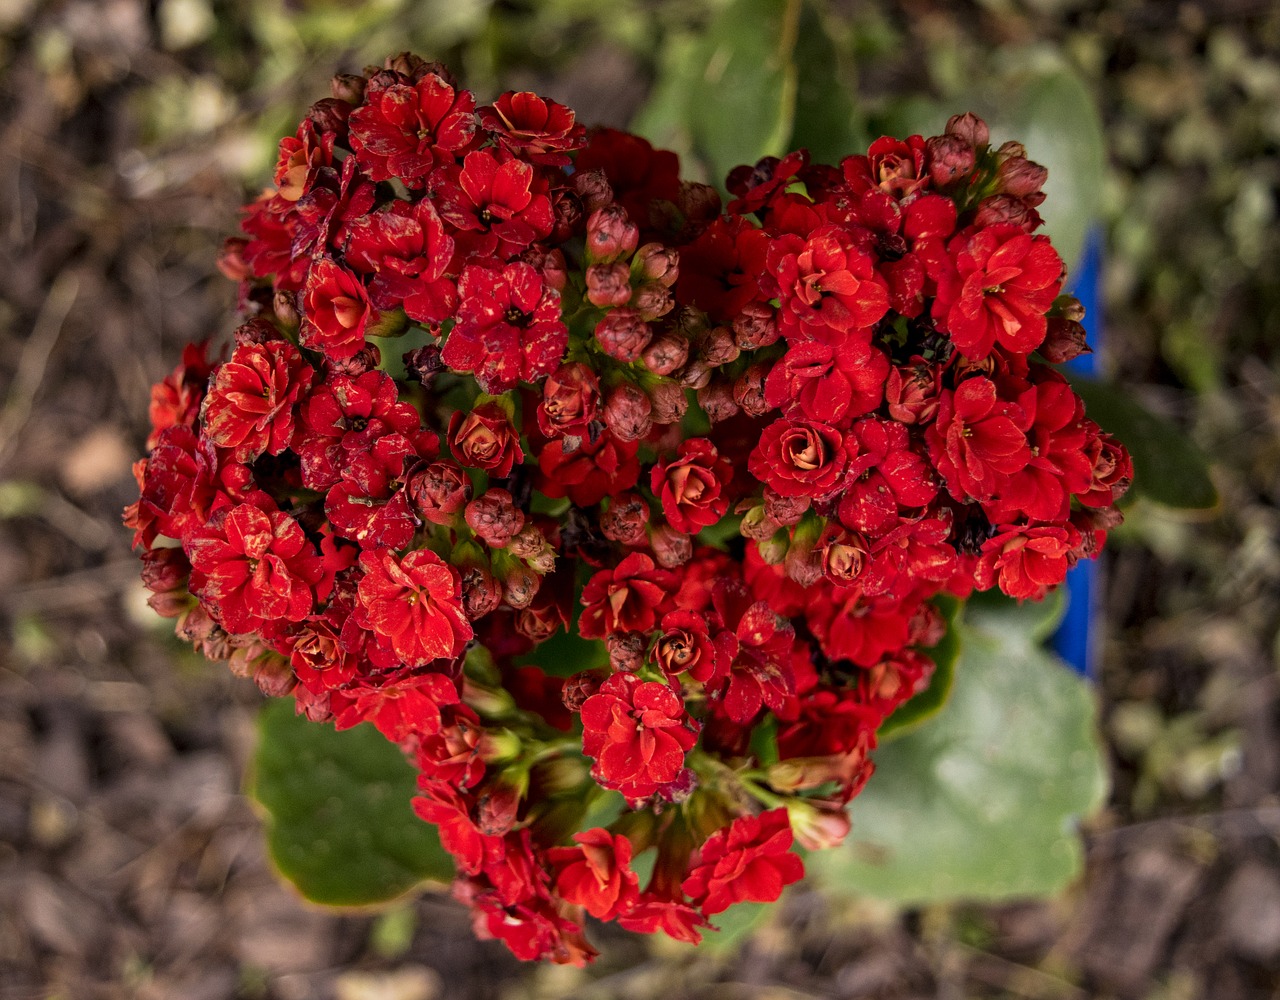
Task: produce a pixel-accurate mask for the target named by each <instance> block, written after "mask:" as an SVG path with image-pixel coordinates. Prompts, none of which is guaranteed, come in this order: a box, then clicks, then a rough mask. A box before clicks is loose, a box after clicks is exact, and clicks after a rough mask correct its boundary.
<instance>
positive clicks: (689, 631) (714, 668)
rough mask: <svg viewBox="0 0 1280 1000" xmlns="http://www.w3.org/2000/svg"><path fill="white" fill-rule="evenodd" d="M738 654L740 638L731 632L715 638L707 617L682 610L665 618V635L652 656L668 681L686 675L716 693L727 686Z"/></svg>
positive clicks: (718, 633)
mask: <svg viewBox="0 0 1280 1000" xmlns="http://www.w3.org/2000/svg"><path fill="white" fill-rule="evenodd" d="M737 651H738V641H737V637H736V636H734V634H733V633H732V632H725V631H717V632H716V635H715V636H714V638H713V637H712V635H711V632H710V629H709V627H708V622H707V619H706V618H705V617H703V616H702V615H701V614H698V613H696V612H693V611H684V610H680V611H672V612H670V613H668V614H666V615H663V616H662V632H661V634H660V635H659V636H658V641H657V642H656V643H655V644H654V647H653V653H652V656H653V660H654V662H655V663H657V665H658V666H659V667H660V668H661V669H662V672H663V673H664V674H666V675H667V677H669V678H670V677H675V676H677V675H678V674H683V673H687V674H688V675H689V676H690V677H692V678H693V679H694V680H695V681H697V682H698V683H699V684H703V685H705V686H706V687H707V688H708V689H710V690H713V691H715V690H719V689H720V687H721V686H722V685H723V684H724V680H725V678H726V676H727V675H728V672H729V664H730V662H731V661H732V660H733V657H734V655H735V654H736V653H737Z"/></svg>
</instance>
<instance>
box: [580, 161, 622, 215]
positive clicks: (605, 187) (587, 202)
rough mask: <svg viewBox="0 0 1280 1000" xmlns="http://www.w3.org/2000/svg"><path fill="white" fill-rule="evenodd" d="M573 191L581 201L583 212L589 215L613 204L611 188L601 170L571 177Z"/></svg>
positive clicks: (588, 171) (587, 171)
mask: <svg viewBox="0 0 1280 1000" xmlns="http://www.w3.org/2000/svg"><path fill="white" fill-rule="evenodd" d="M573 189H574V191H576V192H577V194H578V198H579V199H580V200H581V201H582V208H583V211H584V212H585V213H586V214H588V215H590V214H591V213H592V212H595V211H597V210H599V209H601V208H604V206H606V205H609V204H612V202H613V187H612V186H611V185H610V184H609V179H608V178H607V177H605V174H604V171H603V170H584V171H582V172H580V173H575V174H574V175H573Z"/></svg>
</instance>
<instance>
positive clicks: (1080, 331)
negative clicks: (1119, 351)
mask: <svg viewBox="0 0 1280 1000" xmlns="http://www.w3.org/2000/svg"><path fill="white" fill-rule="evenodd" d="M1037 350H1038V351H1039V352H1040V354H1041V356H1042V357H1043V358H1044V359H1045V360H1046V361H1048V362H1049V364H1051V365H1060V364H1063V363H1065V362H1067V361H1070V360H1071V359H1072V358H1078V357H1080V355H1082V354H1092V353H1093V349H1092V348H1091V347H1089V345H1088V344H1087V343H1086V342H1085V330H1084V326H1083V325H1082V324H1080V323H1077V322H1076V321H1075V320H1071V319H1064V318H1063V317H1061V316H1050V317H1049V323H1048V328H1047V331H1046V333H1045V338H1044V343H1042V344H1041V345H1040V346H1039V347H1038V348H1037Z"/></svg>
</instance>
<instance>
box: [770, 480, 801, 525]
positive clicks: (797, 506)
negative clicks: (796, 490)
mask: <svg viewBox="0 0 1280 1000" xmlns="http://www.w3.org/2000/svg"><path fill="white" fill-rule="evenodd" d="M809 504H810V500H809V498H808V497H784V496H782V495H781V494H779V493H776V492H775V491H773V490H772V489H770V488H769V487H768V486H766V487H765V488H764V512H765V515H766V516H767V517H768V518H769V520H771V521H777V522H778V523H779V524H782V525H792V524H796V523H797V522H799V520H800V518H802V517H804V514H805V511H807V510H808V509H809Z"/></svg>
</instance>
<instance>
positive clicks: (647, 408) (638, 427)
mask: <svg viewBox="0 0 1280 1000" xmlns="http://www.w3.org/2000/svg"><path fill="white" fill-rule="evenodd" d="M652 409H653V404H652V403H650V402H649V397H648V396H647V395H646V394H645V392H644V390H643V389H641V388H639V387H638V386H635V385H632V384H631V383H630V382H623V383H621V384H620V385H619V386H618V387H617V388H616V389H614V390H613V392H611V393H610V394H609V399H608V401H607V402H606V403H605V404H604V412H603V413H602V414H601V416H602V417H603V419H604V422H605V426H606V427H608V428H609V430H610V431H611V432H612V433H613V436H614V437H616V438H617V439H618V440H619V441H639V440H640V439H641V438H642V437H645V436H646V435H647V434H648V433H649V431H650V430H652V429H653V421H652V420H651V419H650V417H649V414H650V412H651V411H652Z"/></svg>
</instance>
